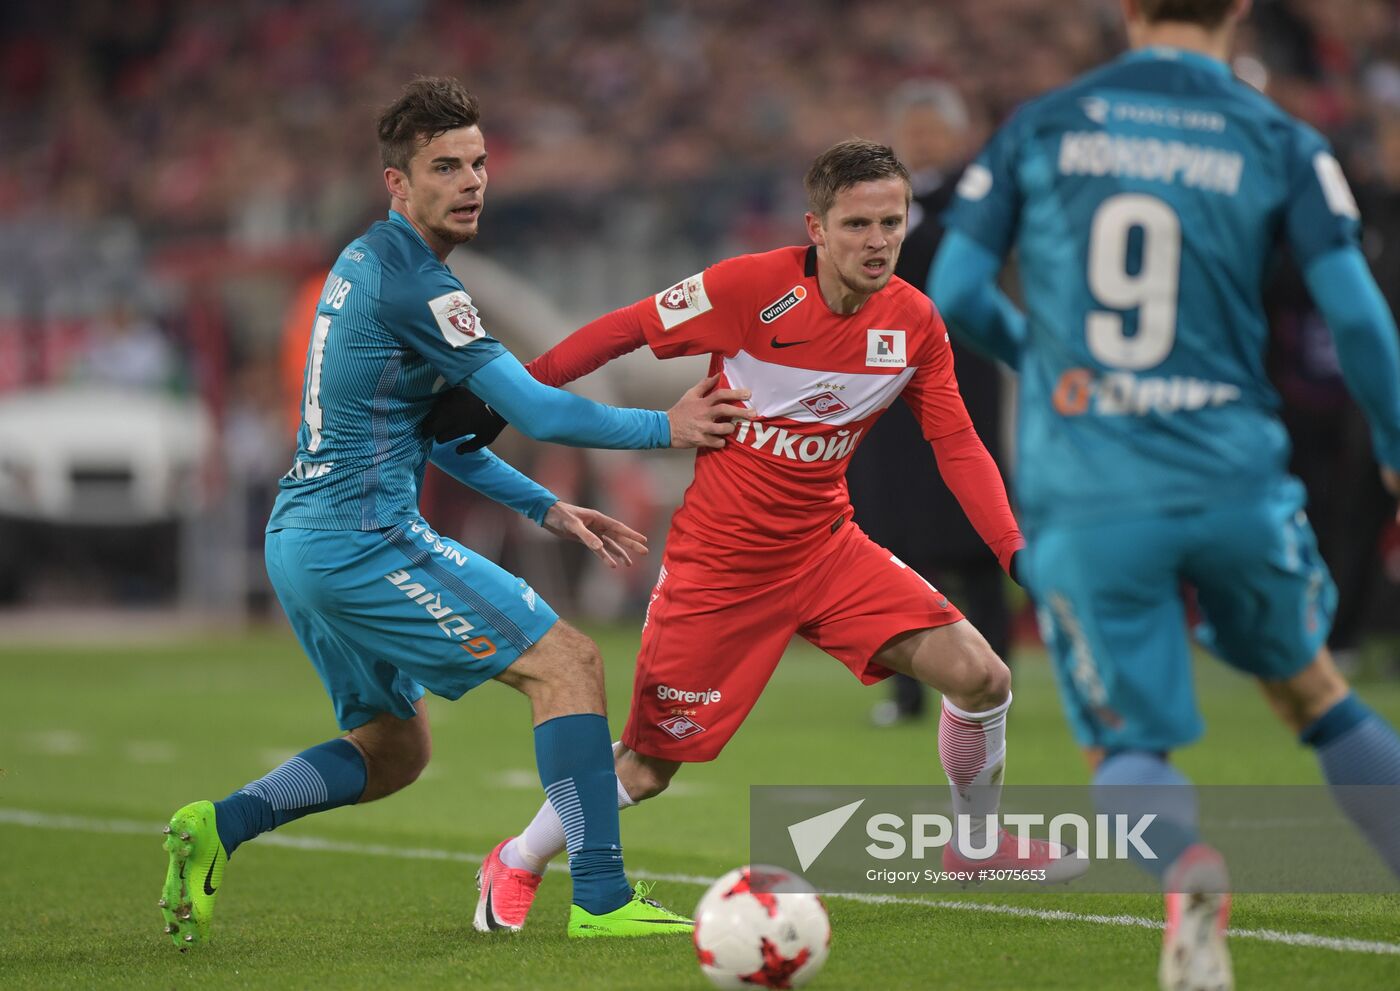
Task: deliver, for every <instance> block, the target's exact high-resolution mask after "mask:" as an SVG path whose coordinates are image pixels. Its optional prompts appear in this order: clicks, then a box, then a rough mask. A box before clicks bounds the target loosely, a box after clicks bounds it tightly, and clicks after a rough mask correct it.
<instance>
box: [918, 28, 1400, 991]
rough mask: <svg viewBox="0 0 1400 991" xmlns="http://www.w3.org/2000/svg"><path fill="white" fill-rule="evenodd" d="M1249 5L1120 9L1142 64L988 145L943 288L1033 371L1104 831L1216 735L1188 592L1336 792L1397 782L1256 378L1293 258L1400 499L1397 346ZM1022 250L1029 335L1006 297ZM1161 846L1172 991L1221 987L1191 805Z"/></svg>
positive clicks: (1369, 820) (1395, 837) (1041, 536)
mask: <svg viewBox="0 0 1400 991" xmlns="http://www.w3.org/2000/svg"><path fill="white" fill-rule="evenodd" d="M1248 6H1249V3H1248V0H1124V10H1125V13H1126V15H1127V20H1128V35H1129V38H1130V40H1131V42H1132V46H1133V50H1132V51H1131V52H1129V53H1128V54H1126V55H1124V56H1122V57H1121V58H1119V59H1117V60H1116V61H1114V62H1111V63H1109V64H1108V65H1106V66H1103V67H1101V68H1099V69H1097V70H1095V71H1092V72H1090V73H1088V74H1086V75H1084V76H1082V77H1080V78H1079V79H1077V80H1075V81H1074V82H1072V83H1070V84H1069V85H1067V86H1065V87H1063V88H1061V89H1058V90H1055V91H1053V92H1051V93H1049V94H1047V95H1045V96H1043V97H1041V98H1039V99H1036V100H1034V101H1032V102H1030V103H1028V104H1026V105H1025V106H1023V107H1021V108H1020V109H1019V110H1018V111H1017V112H1016V113H1015V115H1014V116H1012V118H1011V119H1010V120H1009V121H1008V122H1007V123H1006V124H1005V125H1004V126H1003V127H1002V128H1001V129H1000V131H999V132H998V133H997V134H996V135H995V136H994V137H993V138H992V139H991V141H990V142H989V143H988V144H987V146H986V148H985V149H984V150H983V152H982V154H981V156H980V157H979V158H978V160H977V162H976V163H975V164H974V165H973V166H972V167H970V168H969V169H968V170H967V172H966V174H965V175H964V178H963V179H962V182H961V184H960V186H959V190H958V196H957V198H956V200H955V201H954V204H953V206H952V207H951V208H950V211H949V213H948V214H947V216H946V222H947V226H948V228H949V233H948V235H947V238H946V240H945V241H944V242H943V247H942V249H941V251H940V253H939V256H938V259H937V261H936V263H935V266H934V270H933V272H932V274H931V276H930V283H929V291H930V294H931V295H932V296H933V298H934V299H935V300H936V301H937V304H938V306H939V308H940V309H941V310H942V312H943V314H944V316H945V318H946V319H947V321H948V323H949V326H950V327H952V328H953V331H954V333H957V334H962V335H966V337H967V338H968V339H970V340H971V341H972V342H974V343H978V344H980V345H981V346H982V347H983V348H984V349H985V350H987V351H988V352H990V353H993V354H995V355H997V356H998V357H1000V358H1002V359H1003V360H1004V361H1006V362H1007V363H1008V364H1010V365H1012V366H1013V367H1015V368H1017V369H1019V371H1020V381H1021V397H1020V423H1019V430H1018V445H1017V449H1018V461H1019V463H1018V466H1017V472H1016V489H1017V493H1018V495H1019V501H1020V511H1021V523H1022V526H1023V528H1024V529H1025V533H1026V537H1027V541H1028V546H1027V551H1026V554H1025V558H1026V560H1025V563H1024V565H1023V568H1022V574H1023V576H1024V578H1025V581H1026V584H1027V586H1028V588H1030V590H1031V591H1032V592H1033V594H1034V596H1035V598H1036V600H1037V603H1038V605H1039V608H1040V616H1041V623H1042V629H1043V632H1044V634H1045V637H1046V641H1047V643H1048V644H1049V645H1050V649H1051V655H1052V657H1053V659H1054V665H1055V671H1056V675H1057V678H1058V680H1059V684H1060V689H1061V694H1062V697H1063V700H1064V705H1065V709H1066V712H1067V714H1068V716H1069V720H1070V722H1071V724H1072V725H1073V728H1074V731H1075V735H1076V736H1077V738H1078V740H1079V742H1080V743H1082V744H1083V745H1084V746H1085V747H1086V748H1087V749H1088V750H1089V752H1090V755H1091V761H1093V762H1094V763H1095V764H1096V769H1095V772H1094V783H1095V786H1096V792H1097V795H1098V797H1099V799H1100V803H1101V805H1103V806H1105V810H1107V811H1115V810H1116V809H1114V808H1113V805H1114V802H1115V801H1123V800H1124V799H1122V798H1121V797H1116V796H1123V795H1125V794H1127V793H1129V791H1130V790H1129V789H1117V790H1116V791H1115V790H1114V789H1111V788H1108V787H1104V786H1111V785H1173V784H1187V782H1186V779H1185V778H1184V777H1183V776H1182V775H1181V773H1180V772H1179V771H1177V770H1176V769H1175V768H1173V767H1172V765H1171V764H1170V763H1169V762H1168V756H1169V754H1170V752H1171V751H1172V750H1174V749H1176V748H1177V747H1180V746H1183V745H1184V744H1187V743H1190V742H1191V741H1193V740H1195V739H1196V738H1197V737H1198V736H1199V735H1200V733H1201V729H1202V727H1201V720H1200V716H1199V713H1198V712H1197V708H1196V703H1195V697H1194V690H1193V687H1192V676H1191V666H1190V652H1189V644H1188V641H1187V637H1186V635H1185V612H1184V608H1183V605H1182V600H1181V596H1180V594H1179V583H1181V582H1187V583H1189V584H1191V585H1192V586H1194V587H1195V589H1196V591H1197V593H1198V596H1199V601H1200V606H1201V608H1202V610H1203V612H1204V614H1205V617H1206V619H1207V620H1208V622H1209V626H1210V627H1211V630H1210V634H1209V641H1210V645H1211V646H1212V647H1213V649H1214V650H1215V651H1216V653H1218V654H1219V656H1220V657H1222V658H1223V659H1224V660H1225V661H1226V662H1227V663H1229V664H1231V665H1233V666H1234V667H1237V668H1239V669H1240V670H1242V671H1244V672H1247V673H1249V674H1251V675H1253V676H1255V677H1256V678H1258V679H1259V682H1260V685H1261V686H1262V688H1263V691H1264V694H1265V695H1266V697H1267V698H1268V700H1269V702H1270V703H1271V704H1272V706H1273V708H1274V709H1275V710H1276V711H1277V713H1278V714H1279V716H1280V717H1281V718H1282V719H1283V720H1284V722H1285V723H1287V724H1288V725H1289V726H1290V727H1291V728H1292V729H1293V730H1294V731H1295V732H1296V733H1297V734H1298V736H1299V738H1300V739H1301V740H1302V742H1303V743H1305V744H1307V745H1309V746H1311V747H1313V748H1314V749H1315V750H1316V752H1317V755H1318V758H1319V760H1320V762H1321V765H1322V771H1323V774H1324V775H1325V777H1326V779H1327V781H1328V782H1329V783H1330V784H1332V785H1334V786H1336V785H1389V786H1394V785H1396V784H1397V783H1400V739H1397V737H1396V734H1395V732H1394V730H1393V729H1392V728H1391V727H1390V726H1389V725H1388V724H1387V723H1386V722H1385V721H1384V720H1382V719H1381V718H1380V717H1379V716H1377V715H1376V714H1375V713H1374V712H1372V711H1371V710H1370V709H1369V708H1367V706H1366V705H1365V704H1364V703H1363V702H1362V701H1361V700H1360V699H1358V698H1357V697H1356V695H1355V694H1354V693H1353V692H1352V691H1351V690H1350V688H1349V687H1348V685H1347V684H1346V682H1345V680H1344V679H1343V678H1342V676H1341V675H1340V674H1338V672H1337V670H1336V668H1335V667H1334V665H1333V663H1332V658H1331V656H1330V655H1329V654H1328V651H1327V648H1326V641H1327V634H1328V629H1329V626H1330V624H1331V620H1332V614H1333V609H1334V605H1335V598H1336V591H1335V588H1334V586H1333V584H1332V581H1331V578H1330V577H1329V575H1328V573H1327V569H1326V567H1325V566H1324V564H1323V562H1322V561H1321V559H1320V558H1319V557H1318V553H1317V546H1316V541H1315V540H1314V538H1313V534H1312V530H1311V528H1310V527H1309V524H1308V520H1307V517H1306V515H1305V514H1304V510H1303V490H1302V486H1301V485H1300V484H1299V483H1298V481H1297V480H1296V479H1294V478H1292V477H1290V476H1289V475H1288V473H1287V469H1286V465H1287V461H1288V438H1287V436H1286V435H1285V433H1284V429H1283V426H1282V424H1281V423H1280V421H1279V418H1278V415H1277V410H1278V405H1279V401H1278V397H1277V395H1276V394H1275V392H1274V390H1273V389H1272V388H1271V386H1270V384H1269V382H1268V380H1267V379H1266V377H1265V374H1264V361H1263V352H1264V348H1265V343H1266V338H1267V327H1266V325H1265V319H1264V314H1263V310H1262V306H1261V302H1260V297H1261V283H1262V281H1263V276H1264V272H1265V268H1266V266H1267V265H1268V264H1269V261H1270V257H1271V254H1272V252H1273V250H1274V248H1275V245H1276V242H1277V241H1279V240H1283V241H1284V242H1286V244H1287V247H1288V248H1289V249H1290V250H1291V251H1292V252H1293V255H1294V257H1295V258H1296V260H1297V262H1298V264H1299V268H1300V269H1301V270H1302V271H1303V272H1304V273H1305V277H1306V280H1307V283H1308V287H1309V289H1310V291H1311V292H1312V295H1313V298H1314V300H1315V301H1316V303H1317V305H1318V308H1319V309H1320V310H1321V312H1322V313H1323V315H1324V317H1325V318H1326V320H1327V323H1328V325H1329V326H1330V327H1331V328H1332V331H1333V335H1334V338H1335V340H1336V345H1337V352H1338V355H1339V356H1340V358H1341V362H1342V369H1343V372H1344V373H1345V375H1346V378H1347V382H1348V384H1349V387H1350V388H1351V390H1352V392H1353V394H1354V395H1355V396H1356V398H1357V400H1358V402H1359V403H1360V404H1361V405H1362V407H1363V408H1364V410H1365V412H1366V415H1367V417H1368V419H1369V422H1370V424H1371V428H1372V440H1373V444H1374V449H1375V454H1376V458H1377V460H1378V461H1379V462H1380V464H1381V465H1382V468H1381V474H1382V476H1383V479H1384V481H1385V484H1386V485H1387V487H1388V488H1389V489H1390V491H1391V492H1392V493H1396V494H1400V474H1398V473H1397V471H1400V359H1397V350H1400V349H1397V342H1396V328H1395V323H1394V320H1393V319H1392V316H1391V314H1390V312H1389V310H1388V309H1387V307H1386V304H1385V302H1384V300H1383V298H1382V297H1381V294H1380V292H1379V290H1378V289H1377V287H1376V285H1375V282H1374V280H1373V279H1372V277H1371V275H1370V273H1369V271H1368V270H1367V267H1366V262H1365V259H1364V258H1363V256H1362V254H1361V252H1360V250H1359V249H1358V246H1357V239H1358V227H1359V223H1358V214H1357V209H1356V204H1355V201H1354V200H1353V198H1352V195H1351V192H1350V190H1349V189H1348V187H1347V184H1346V181H1345V179H1344V178H1343V176H1342V172H1341V168H1340V167H1339V165H1338V164H1337V161H1336V159H1335V158H1333V156H1332V153H1331V151H1330V149H1329V147H1328V145H1327V143H1326V141H1324V140H1323V138H1322V137H1320V136H1319V135H1318V134H1317V133H1315V132H1314V131H1313V130H1311V129H1310V128H1308V127H1306V126H1304V125H1303V124H1301V123H1299V122H1298V121H1296V120H1294V119H1292V118H1291V117H1289V116H1288V115H1287V114H1285V113H1283V112H1282V111H1281V110H1279V108H1278V107H1276V106H1275V105H1274V104H1273V103H1271V102H1270V101H1269V100H1267V99H1265V98H1264V97H1263V96H1261V95H1260V94H1259V93H1257V92H1255V91H1254V90H1252V89H1251V88H1250V87H1248V86H1246V85H1245V84H1243V83H1241V82H1239V81H1237V80H1236V79H1234V78H1233V76H1232V75H1231V73H1230V70H1229V68H1228V66H1227V64H1226V62H1225V59H1226V58H1227V56H1228V53H1229V51H1230V45H1231V41H1232V37H1233V34H1234V29H1235V26H1236V24H1237V23H1238V22H1239V20H1240V18H1241V17H1243V16H1244V15H1245V13H1246V12H1247V10H1248ZM1012 248H1015V250H1016V252H1017V254H1018V258H1019V271H1020V279H1021V284H1022V288H1023V292H1024V300H1025V307H1026V310H1025V313H1024V314H1022V313H1021V312H1019V311H1018V310H1017V309H1016V308H1015V307H1014V306H1013V305H1012V304H1011V302H1010V301H1009V300H1008V299H1007V298H1006V297H1005V296H1004V295H1002V294H1001V293H1000V292H999V291H998V290H997V287H996V278H997V274H998V272H999V271H1000V269H1001V266H1002V259H1003V257H1004V256H1005V255H1006V254H1007V253H1008V252H1009V251H1010V250H1011V249H1012ZM1368 791H1369V792H1370V793H1372V796H1373V799H1374V800H1373V801H1372V802H1371V803H1370V804H1363V803H1361V802H1359V801H1357V800H1356V799H1355V797H1354V796H1355V795H1356V794H1357V792H1356V790H1351V791H1347V790H1339V791H1337V792H1336V794H1337V796H1338V800H1339V802H1340V803H1341V804H1342V805H1343V806H1344V808H1345V809H1346V811H1347V813H1348V814H1349V815H1350V816H1351V817H1352V819H1353V820H1354V821H1355V823H1356V825H1357V826H1358V828H1359V829H1360V830H1361V831H1362V832H1363V833H1364V834H1365V835H1366V837H1367V839H1368V840H1370V842H1371V843H1372V845H1373V846H1375V848H1376V849H1377V851H1378V852H1379V853H1380V854H1381V856H1382V857H1383V858H1384V859H1385V860H1386V862H1387V863H1388V864H1389V865H1390V866H1391V867H1392V869H1396V870H1397V872H1400V830H1397V829H1396V826H1395V823H1396V821H1397V818H1400V801H1397V798H1396V796H1397V794H1400V790H1397V789H1395V788H1381V789H1368ZM1186 793H1188V794H1189V791H1187V792H1186ZM1139 794H1140V792H1139ZM1176 794H1178V795H1179V794H1182V792H1180V791H1178V792H1176ZM1381 796H1384V797H1381ZM1116 811H1127V810H1116ZM1153 828H1154V830H1155V832H1154V834H1153V837H1152V838H1153V840H1154V842H1153V848H1154V849H1155V850H1157V851H1158V853H1159V854H1160V855H1161V859H1160V860H1159V861H1158V862H1157V865H1158V866H1156V867H1155V870H1156V871H1157V872H1158V873H1160V875H1161V878H1162V881H1163V886H1164V890H1165V891H1166V892H1168V894H1167V929H1166V939H1165V943H1164V949H1163V957H1162V967H1161V970H1160V979H1161V981H1162V983H1163V986H1164V987H1171V988H1226V987H1230V986H1231V982H1232V977H1231V972H1230V961H1229V955H1228V952H1227V949H1226V946H1225V942H1224V930H1225V921H1226V917H1227V915H1228V911H1229V894H1228V890H1229V889H1228V877H1227V875H1226V871H1225V866H1224V863H1223V861H1222V859H1221V858H1220V856H1219V854H1218V853H1217V852H1216V851H1214V850H1213V849H1211V848H1210V847H1207V846H1205V845H1203V844H1201V843H1200V842H1199V840H1198V838H1197V831H1196V823H1195V821H1194V815H1193V814H1192V813H1191V812H1189V811H1188V810H1184V809H1182V810H1178V811H1177V813H1176V814H1175V815H1173V816H1171V817H1169V818H1168V819H1167V820H1166V821H1159V822H1158V823H1156V824H1154V827H1153Z"/></svg>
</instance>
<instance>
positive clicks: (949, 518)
mask: <svg viewBox="0 0 1400 991" xmlns="http://www.w3.org/2000/svg"><path fill="white" fill-rule="evenodd" d="M890 118H891V122H892V124H893V129H894V134H895V150H896V151H897V152H898V153H899V156H900V159H901V161H903V162H904V164H905V165H906V166H907V167H908V168H909V178H910V182H911V183H912V185H913V190H914V198H913V200H912V201H911V202H910V204H909V233H908V235H907V236H906V237H905V239H904V245H903V247H902V248H901V249H900V252H899V260H898V261H897V262H896V263H895V270H894V271H895V275H898V276H899V277H900V278H901V279H903V280H904V281H905V282H908V283H909V284H910V285H912V286H915V287H916V288H920V289H922V288H923V287H924V285H925V284H926V283H927V282H928V274H929V269H930V268H931V267H932V266H933V256H934V254H935V253H936V252H937V250H938V243H939V242H940V241H941V240H942V238H943V222H942V220H941V219H940V216H941V214H942V213H943V211H944V209H946V208H947V206H948V204H949V203H950V202H951V201H952V199H953V190H954V189H955V188H956V187H957V184H958V179H959V177H960V176H961V175H962V169H963V165H964V164H965V163H966V161H967V155H968V154H969V153H970V151H971V148H970V147H969V141H970V140H971V137H972V135H971V127H972V121H971V119H970V117H969V114H968V109H967V104H966V103H965V102H964V101H963V98H962V96H961V95H960V94H959V93H958V91H957V90H956V89H955V88H954V87H952V86H950V85H949V84H947V83H944V82H937V81H923V82H914V83H908V84H906V85H904V86H902V87H900V89H899V90H898V91H897V92H896V93H895V95H894V97H893V99H892V100H891V105H890ZM934 302H935V304H936V303H937V300H934ZM952 347H953V361H954V367H955V368H956V369H957V377H958V389H959V391H960V392H961V393H962V396H963V402H964V403H965V404H966V406H967V412H968V415H969V416H970V417H971V418H972V425H973V427H974V428H975V429H976V430H977V436H978V437H980V438H981V439H982V443H983V444H984V445H985V446H986V448H987V453H988V454H990V455H991V456H992V458H993V459H994V460H995V461H997V462H998V464H1000V462H1001V371H1000V369H998V368H997V367H996V365H995V363H994V362H992V361H989V360H988V359H986V358H984V357H982V356H981V355H979V354H977V353H976V352H974V351H973V350H971V349H970V348H968V347H967V346H966V345H964V344H962V343H961V342H959V341H956V340H954V341H953V342H952ZM927 449H928V442H927V441H926V440H924V435H923V431H922V429H921V428H920V426H919V423H918V421H917V420H915V419H914V416H913V414H912V413H910V411H909V407H908V406H907V405H906V404H905V403H904V401H903V400H900V401H899V402H896V403H895V404H894V405H893V406H891V407H890V408H889V410H888V411H887V412H886V413H885V415H884V416H883V417H881V419H880V422H879V423H878V424H877V425H876V426H875V427H874V428H873V429H872V430H871V431H870V434H869V436H867V437H866V438H865V441H864V443H862V444H861V446H860V448H859V449H858V450H857V451H856V454H855V455H854V457H852V459H851V466H850V469H849V470H848V471H847V473H846V482H847V485H848V486H849V488H850V494H851V505H852V506H853V507H854V508H855V521H856V523H858V524H859V525H860V528H861V529H862V530H864V531H865V532H866V533H867V534H868V535H869V536H870V539H871V540H873V541H875V542H876V543H877V544H879V545H881V546H882V547H887V548H889V549H890V550H891V551H893V552H894V553H895V554H897V555H898V556H899V558H900V560H902V561H904V563H905V564H907V565H909V567H911V568H913V569H914V570H915V571H917V572H918V573H919V574H920V575H922V576H923V577H924V578H925V579H926V580H928V581H929V582H931V583H932V584H934V585H936V586H938V587H939V588H941V589H942V590H943V591H944V592H946V593H948V594H949V595H950V596H951V597H952V598H953V599H954V600H955V601H956V602H957V603H958V604H959V607H960V608H961V609H962V611H963V615H965V616H966V617H967V618H968V621H969V622H970V623H972V625H973V626H975V627H977V629H979V630H980V631H982V635H983V636H984V637H986V638H987V643H988V645H989V646H990V647H991V648H992V650H993V651H995V652H996V655H997V656H998V657H1001V658H1003V659H1005V658H1008V657H1009V656H1010V653H1009V651H1010V646H1011V643H1010V616H1009V613H1008V610H1007V604H1006V585H1005V573H1004V572H1003V571H1002V570H1001V566H1000V565H999V564H998V563H997V559H996V558H995V557H994V556H993V555H992V554H989V553H988V552H987V545H986V544H985V543H984V542H983V541H982V538H981V537H979V536H978V535H977V531H976V529H974V528H973V526H972V524H971V523H969V522H968V520H967V517H966V516H965V515H964V514H963V511H962V507H961V506H959V505H958V502H957V499H956V498H955V497H954V496H953V494H952V493H951V492H949V491H948V486H947V485H946V484H945V483H944V481H943V478H942V476H941V475H940V474H939V473H938V470H937V469H936V468H935V466H934V465H933V464H931V463H930V462H929V460H928V457H927V455H926V454H925V452H926V451H927ZM930 519H935V520H938V525H937V526H936V527H935V526H926V525H923V523H922V521H925V520H930ZM890 688H891V692H890V698H888V699H886V700H884V701H882V702H880V703H878V704H877V705H876V706H875V708H874V710H873V712H872V719H873V720H874V722H875V724H876V725H879V726H887V725H890V724H892V723H895V722H899V721H900V720H907V719H917V718H919V717H921V716H922V715H923V714H924V694H925V693H924V686H923V685H922V684H921V683H920V682H919V681H917V680H915V679H914V678H910V677H909V676H908V675H904V674H896V675H895V676H894V677H893V678H891V679H890Z"/></svg>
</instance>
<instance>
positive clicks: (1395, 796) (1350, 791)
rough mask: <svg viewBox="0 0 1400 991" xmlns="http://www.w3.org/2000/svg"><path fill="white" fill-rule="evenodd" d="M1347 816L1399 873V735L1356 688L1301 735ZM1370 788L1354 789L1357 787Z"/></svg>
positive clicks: (1395, 871)
mask: <svg viewBox="0 0 1400 991" xmlns="http://www.w3.org/2000/svg"><path fill="white" fill-rule="evenodd" d="M1299 739H1301V740H1302V741H1303V742H1304V743H1306V744H1307V745H1308V746H1310V747H1312V748H1313V749H1314V750H1316V751H1317V759H1318V762H1319V763H1321V764H1322V774H1323V776H1324V777H1325V778H1326V779H1327V783H1328V784H1329V785H1331V786H1332V795H1333V797H1334V798H1335V799H1336V800H1337V804H1338V805H1339V806H1341V809H1342V811H1343V812H1345V813H1346V814H1347V817H1348V818H1350V819H1351V821H1352V822H1353V823H1355V824H1356V826H1357V828H1358V829H1360V830H1361V832H1362V835H1364V836H1365V837H1366V839H1367V840H1368V841H1370V844H1371V846H1373V847H1375V849H1376V852H1377V853H1379V854H1380V855H1381V857H1382V858H1383V859H1384V860H1385V862H1386V864H1387V865H1389V867H1390V869H1391V871H1392V872H1393V873H1395V874H1396V875H1397V876H1400V829H1398V828H1397V827H1396V823H1397V822H1400V787H1397V786H1400V737H1397V736H1396V735H1395V730H1394V729H1392V728H1391V726H1390V724H1389V723H1387V722H1386V721H1385V720H1384V719H1382V718H1381V717H1380V716H1378V715H1376V713H1375V712H1374V711H1373V710H1372V709H1371V708H1370V707H1369V706H1367V705H1366V703H1364V702H1362V701H1361V700H1360V699H1359V698H1357V697H1356V693H1355V692H1352V693H1350V694H1348V695H1347V697H1346V698H1344V699H1342V700H1341V701H1340V702H1338V703H1337V704H1336V705H1334V706H1333V707H1332V708H1330V709H1328V710H1327V711H1326V712H1325V713H1323V715H1322V716H1321V717H1320V718H1319V719H1318V720H1317V721H1316V722H1314V723H1313V724H1312V725H1311V726H1309V727H1307V728H1306V729H1305V730H1303V732H1302V733H1300V734H1299ZM1358 785H1360V786H1367V785H1369V786H1371V787H1354V786H1358Z"/></svg>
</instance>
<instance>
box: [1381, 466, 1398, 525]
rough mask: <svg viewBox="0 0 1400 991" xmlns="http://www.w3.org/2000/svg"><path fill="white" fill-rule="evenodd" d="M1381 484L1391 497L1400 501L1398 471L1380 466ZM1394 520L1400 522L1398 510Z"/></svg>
mask: <svg viewBox="0 0 1400 991" xmlns="http://www.w3.org/2000/svg"><path fill="white" fill-rule="evenodd" d="M1381 484H1382V485H1384V486H1385V490H1386V491H1387V492H1389V493H1390V494H1391V495H1392V496H1394V497H1395V498H1396V499H1400V471H1396V470H1395V469H1394V468H1387V467H1386V466H1385V465H1381ZM1395 519H1396V520H1397V521H1400V510H1396V512H1395Z"/></svg>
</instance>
